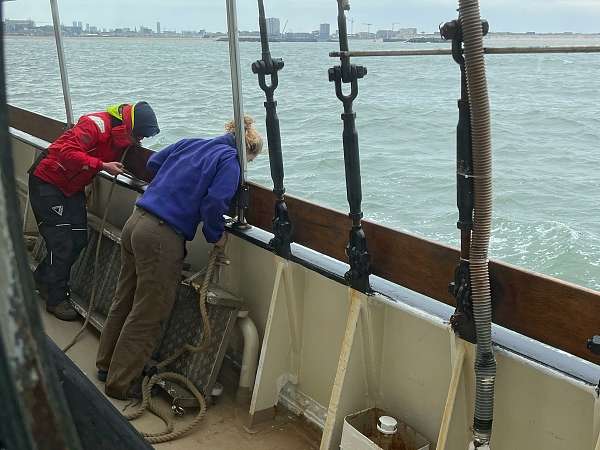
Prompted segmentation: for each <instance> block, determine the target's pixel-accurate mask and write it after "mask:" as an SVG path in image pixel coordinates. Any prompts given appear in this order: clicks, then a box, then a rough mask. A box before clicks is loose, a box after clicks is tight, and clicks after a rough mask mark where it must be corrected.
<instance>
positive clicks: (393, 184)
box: [4, 36, 600, 290]
mask: <svg viewBox="0 0 600 450" xmlns="http://www.w3.org/2000/svg"><path fill="white" fill-rule="evenodd" d="M4 44H5V48H6V54H7V58H8V61H7V72H8V74H7V75H8V95H9V101H10V102H11V103H12V104H14V105H17V106H20V107H24V108H27V109H30V110H33V111H37V112H40V113H43V114H46V115H50V116H53V117H57V118H61V119H64V117H65V114H64V110H63V103H62V94H61V86H60V78H59V72H58V66H57V59H56V51H55V47H54V41H53V39H51V38H18V37H8V38H6V39H5V42H4ZM549 44H559V45H561V44H562V45H599V44H600V36H599V37H598V38H586V39H579V38H576V37H572V38H560V39H558V38H557V39H555V40H553V41H548V40H544V41H540V39H539V38H536V39H532V40H528V39H524V38H518V39H501V38H491V39H488V41H487V43H486V45H488V46H492V45H497V46H500V45H549ZM65 46H66V51H67V61H68V70H69V76H70V82H71V89H72V95H73V106H74V109H75V113H76V115H81V114H84V113H87V112H90V111H95V110H99V109H103V108H104V107H105V106H106V105H108V104H111V103H115V102H119V101H130V100H140V99H144V100H147V101H149V102H150V103H151V104H152V105H153V107H154V108H155V110H156V111H157V112H158V115H159V121H160V125H161V129H162V133H161V134H160V135H159V136H158V137H156V138H154V139H152V140H151V141H148V142H146V145H148V146H149V147H151V148H153V149H160V148H162V147H163V146H165V145H167V144H169V143H171V142H173V141H175V140H177V139H179V138H183V137H189V136H198V137H205V136H214V135H217V134H219V133H220V132H221V131H222V129H223V124H224V122H225V121H226V120H227V119H228V118H229V117H230V116H231V115H232V112H231V111H232V106H231V92H230V89H231V87H230V81H229V60H228V53H227V44H226V43H218V42H204V41H200V40H193V39H190V40H170V39H140V40H138V39H116V38H104V39H103V38H90V39H87V38H79V39H67V40H66V43H65ZM351 46H352V47H354V48H355V49H359V48H363V49H364V48H371V49H379V48H387V49H390V48H404V47H410V48H415V45H413V46H412V47H411V46H410V45H408V44H397V43H394V44H387V43H386V44H384V43H376V42H366V41H353V42H351ZM417 47H418V48H423V45H422V44H421V45H417ZM431 47H436V45H431ZM438 47H439V45H438ZM334 49H335V44H334V43H280V44H274V45H273V46H272V52H273V54H274V56H281V57H283V58H284V59H285V62H286V67H285V69H284V70H283V72H282V73H281V76H280V88H279V89H278V90H277V93H276V98H277V100H278V102H279V116H280V120H281V131H282V141H283V151H284V158H285V170H286V186H287V189H288V192H289V193H291V194H293V195H296V196H300V197H303V198H306V199H310V200H312V201H314V202H318V203H320V204H323V205H327V206H330V207H333V208H336V209H339V210H342V211H347V209H348V206H347V202H346V193H345V182H344V169H343V167H344V164H343V154H342V144H341V130H342V126H341V120H340V113H341V110H342V107H341V103H340V102H339V101H338V100H337V99H336V98H335V94H334V88H333V85H332V84H330V83H329V82H328V81H327V69H328V67H330V66H331V65H332V64H333V62H334V61H333V60H332V59H331V58H329V57H328V52H329V51H330V50H334ZM259 50H260V49H259V46H258V44H254V43H243V44H241V52H242V63H243V65H244V68H245V71H244V78H243V85H244V102H245V107H246V110H247V112H249V113H250V114H252V115H254V116H255V117H256V118H257V119H258V122H259V127H260V128H261V129H263V130H264V107H263V101H264V97H263V93H262V91H261V90H260V89H259V88H258V83H257V80H256V78H255V76H254V75H253V74H252V73H251V71H250V64H251V62H253V61H255V60H256V59H259V57H260V51H259ZM361 63H364V64H365V65H366V66H367V67H368V69H369V73H368V75H367V77H366V78H365V79H364V80H362V81H361V82H360V94H359V97H358V99H357V101H356V103H355V109H356V112H357V115H358V116H357V126H358V132H359V139H360V148H361V158H362V173H363V196H364V203H363V209H364V212H365V216H366V217H367V218H370V219H373V220H376V221H378V222H380V223H383V224H385V225H388V226H390V227H393V228H397V229H401V230H406V231H409V232H411V233H416V234H420V235H423V236H427V237H429V238H432V239H435V240H438V241H441V242H445V243H449V244H452V245H457V244H458V231H457V229H456V225H455V223H456V217H457V212H456V206H455V203H456V201H455V196H456V194H455V127H456V120H457V109H456V98H457V96H458V94H459V92H458V89H459V85H458V76H459V74H458V68H457V66H456V64H454V63H453V62H452V60H451V58H450V57H439V56H438V57H410V58H402V59H399V58H397V59H393V58H373V59H363V60H361ZM487 68H488V78H489V87H490V96H491V104H492V111H493V151H494V227H493V238H492V242H491V255H492V257H495V258H498V259H501V260H504V261H506V262H509V263H512V264H516V265H519V266H521V267H525V268H528V269H531V270H534V271H537V272H541V273H545V274H549V275H553V276H556V277H558V278H561V279H564V280H567V281H571V282H574V283H577V284H580V285H583V286H587V287H589V288H592V289H596V290H600V223H599V222H600V183H599V181H600V176H599V175H598V174H599V170H600V149H599V144H600V112H599V110H600V106H599V105H600V77H598V73H600V55H595V54H582V55H575V54H571V55H564V54H563V55H520V56H488V57H487ZM268 164H269V163H268V158H267V157H266V156H265V157H261V158H259V159H258V160H257V161H256V162H255V163H253V164H252V165H250V168H249V174H250V179H251V180H253V181H256V182H258V183H261V184H264V185H267V186H271V180H270V176H269V170H268Z"/></svg>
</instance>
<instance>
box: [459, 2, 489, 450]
mask: <svg viewBox="0 0 600 450" xmlns="http://www.w3.org/2000/svg"><path fill="white" fill-rule="evenodd" d="M459 16H460V21H461V26H462V31H463V42H464V57H465V68H466V72H467V84H468V90H469V103H470V105H471V121H472V128H471V130H472V131H471V133H472V139H473V168H474V203H475V209H474V218H473V234H472V239H471V252H470V265H471V286H472V295H473V314H474V317H475V326H476V332H477V356H476V359H475V380H476V389H475V416H474V419H473V442H472V443H471V445H472V448H481V449H483V448H486V447H488V446H489V443H490V438H491V435H492V420H493V415H494V383H495V380H496V360H495V358H494V353H493V350H492V331H491V322H492V299H491V293H490V278H489V271H488V249H489V241H490V235H491V227H492V139H491V124H490V105H489V98H488V90H487V80H486V74H485V61H484V56H483V54H484V52H483V30H482V27H481V15H480V11H479V1H478V0H459Z"/></svg>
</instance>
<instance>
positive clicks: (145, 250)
mask: <svg viewBox="0 0 600 450" xmlns="http://www.w3.org/2000/svg"><path fill="white" fill-rule="evenodd" d="M184 247H185V240H184V238H183V236H181V235H180V234H177V233H176V232H175V231H174V230H173V229H172V228H171V227H170V226H169V225H167V224H166V223H165V222H164V221H162V220H160V219H159V218H157V217H156V216H154V215H152V214H150V213H148V212H146V211H144V210H143V209H140V208H136V209H135V211H134V212H133V214H132V215H131V217H130V218H129V220H127V223H126V224H125V226H124V227H123V232H122V234H121V273H120V274H119V282H118V284H117V289H116V291H115V297H114V299H113V303H112V305H111V307H110V311H109V313H108V317H107V319H106V323H105V325H104V329H103V330H102V335H101V336H100V346H99V348H98V357H97V359H96V367H97V368H98V369H99V370H106V371H108V378H107V380H106V386H105V391H106V394H107V395H109V396H111V397H115V398H120V399H126V398H127V397H128V395H127V393H128V390H129V388H130V386H131V385H132V383H133V382H134V381H136V380H137V379H138V378H139V377H140V376H141V375H142V371H143V369H144V365H145V364H146V362H148V360H149V358H150V356H151V354H152V352H153V351H154V349H155V346H156V344H157V342H156V340H157V339H158V337H159V335H160V331H161V322H162V321H164V320H166V319H167V318H168V317H169V314H170V313H171V309H172V308H173V304H174V302H175V296H176V294H177V286H178V284H179V282H180V280H181V271H182V267H183V258H184Z"/></svg>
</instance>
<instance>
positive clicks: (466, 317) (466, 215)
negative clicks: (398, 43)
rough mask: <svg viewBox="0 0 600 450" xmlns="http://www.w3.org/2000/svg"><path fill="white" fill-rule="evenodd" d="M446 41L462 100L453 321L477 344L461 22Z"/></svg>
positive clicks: (447, 31)
mask: <svg viewBox="0 0 600 450" xmlns="http://www.w3.org/2000/svg"><path fill="white" fill-rule="evenodd" d="M481 24H482V28H483V34H484V35H485V34H487V32H488V30H489V25H488V22H487V21H485V20H483V21H482V22H481ZM440 34H441V36H442V38H444V39H447V40H452V57H453V58H454V61H456V63H457V64H458V65H459V66H460V78H461V89H460V91H461V92H460V99H459V100H458V125H457V127H456V192H457V195H456V204H457V206H458V222H457V224H456V225H457V227H458V228H459V229H460V230H461V261H460V263H459V265H458V267H457V268H456V270H455V272H454V281H453V282H452V283H450V286H449V291H450V294H451V295H453V296H454V298H455V299H456V310H455V311H454V314H453V315H452V317H451V318H450V324H451V325H452V328H453V329H454V331H455V332H456V333H457V334H458V335H459V336H460V337H461V338H462V339H465V340H467V341H469V342H472V343H476V340H477V339H476V331H475V320H474V317H473V300H472V297H471V280H470V267H469V246H470V239H471V231H472V230H473V208H474V196H473V173H474V172H473V140H472V137H471V113H470V109H471V108H470V104H469V91H468V85H467V74H466V70H465V59H464V56H463V35H462V28H461V23H460V19H457V20H453V21H451V22H447V23H445V24H444V25H442V26H441V27H440Z"/></svg>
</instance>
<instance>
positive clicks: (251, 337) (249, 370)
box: [236, 311, 260, 403]
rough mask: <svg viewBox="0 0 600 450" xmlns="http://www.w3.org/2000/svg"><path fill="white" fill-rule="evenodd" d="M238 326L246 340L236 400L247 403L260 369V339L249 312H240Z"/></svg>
mask: <svg viewBox="0 0 600 450" xmlns="http://www.w3.org/2000/svg"><path fill="white" fill-rule="evenodd" d="M237 324H238V326H239V327H240V331H241V332H242V336H243V338H244V352H243V356H242V369H241V371H240V381H239V385H238V391H237V395H236V398H237V400H238V401H239V402H242V403H245V402H246V401H247V400H249V399H250V398H251V397H252V390H253V389H254V380H255V379H256V369H257V367H258V350H259V346H260V345H259V338H258V331H257V330H256V325H255V324H254V322H253V321H252V319H251V318H250V316H249V315H248V311H240V312H239V314H238V320H237Z"/></svg>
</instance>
